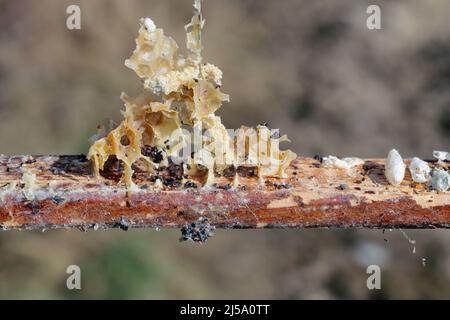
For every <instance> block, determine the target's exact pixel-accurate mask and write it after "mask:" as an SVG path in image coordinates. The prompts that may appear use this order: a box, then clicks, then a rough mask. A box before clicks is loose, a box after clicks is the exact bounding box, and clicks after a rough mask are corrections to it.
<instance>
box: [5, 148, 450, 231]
mask: <svg viewBox="0 0 450 320" xmlns="http://www.w3.org/2000/svg"><path fill="white" fill-rule="evenodd" d="M430 164H431V165H435V164H433V163H430ZM175 169H177V168H175ZM178 169H179V168H178ZM25 170H31V171H32V172H34V173H35V174H36V188H34V191H33V196H32V198H31V199H30V197H28V198H29V199H27V198H26V197H25V194H24V189H25V187H26V186H25V185H24V184H23V182H22V176H23V172H24V171H25ZM120 170H121V169H120V165H119V164H118V163H116V164H114V163H113V164H111V165H110V166H109V167H108V168H107V170H105V172H103V177H101V178H99V179H98V178H95V177H93V176H92V170H91V164H90V162H89V161H87V160H86V158H85V157H84V156H83V155H79V156H0V228H2V229H5V230H6V229H49V228H79V229H82V230H86V229H89V228H94V229H97V228H109V227H121V228H124V229H126V228H129V227H177V228H179V227H183V226H185V225H186V224H187V223H192V222H194V221H198V219H199V218H201V219H205V218H206V219H207V221H208V223H209V224H210V225H212V226H215V227H220V228H284V227H295V228H303V227H305V228H315V227H339V228H350V227H365V228H450V196H449V193H448V192H447V193H441V194H440V193H437V192H435V191H430V190H428V189H427V187H426V186H424V185H418V184H414V183H413V182H412V181H411V178H410V176H408V174H407V176H406V178H405V180H404V181H403V183H402V184H401V185H400V186H398V187H394V186H391V185H389V184H388V183H387V181H386V179H385V178H384V174H383V170H384V160H376V159H375V160H366V161H365V163H364V165H360V166H357V167H355V168H353V169H349V170H344V169H337V168H324V167H323V166H322V165H321V164H320V162H319V161H318V160H315V159H311V158H297V159H296V160H294V161H293V162H292V163H291V166H290V168H289V170H288V177H287V178H286V179H275V178H272V179H267V180H266V181H265V183H264V184H261V183H259V182H258V179H257V178H256V177H255V176H254V175H253V170H252V169H251V168H240V169H239V170H238V172H239V174H240V175H241V177H240V186H239V187H238V188H237V189H235V188H232V187H231V185H232V177H217V183H216V185H215V186H213V187H209V188H201V187H198V188H195V187H194V184H192V183H187V184H186V183H184V181H182V180H180V179H181V178H182V174H181V175H180V173H179V172H178V173H177V172H175V173H174V171H176V170H174V168H167V169H166V170H162V171H161V172H158V173H157V175H158V176H159V178H160V179H161V180H162V181H163V182H164V188H163V189H162V190H160V189H155V188H154V187H153V185H154V183H153V182H152V181H153V180H154V179H155V178H156V177H155V176H151V175H149V174H148V173H145V172H143V171H139V170H137V172H136V174H135V177H134V180H135V181H137V186H138V188H139V190H138V191H135V192H132V193H129V192H127V190H126V188H125V187H124V186H123V185H122V184H121V183H120V182H119V180H118V179H119V177H120V174H121V171H120ZM197 180H198V177H197ZM197 182H198V181H197ZM199 185H200V184H199Z"/></svg>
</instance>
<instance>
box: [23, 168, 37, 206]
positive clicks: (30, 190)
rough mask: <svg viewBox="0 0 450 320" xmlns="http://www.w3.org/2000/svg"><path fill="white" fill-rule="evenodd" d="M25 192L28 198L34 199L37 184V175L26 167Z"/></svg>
mask: <svg viewBox="0 0 450 320" xmlns="http://www.w3.org/2000/svg"><path fill="white" fill-rule="evenodd" d="M22 183H23V184H24V187H23V194H24V195H25V198H27V200H33V199H34V190H35V189H36V188H37V186H36V175H35V174H34V173H33V172H31V170H29V169H24V170H23V174H22Z"/></svg>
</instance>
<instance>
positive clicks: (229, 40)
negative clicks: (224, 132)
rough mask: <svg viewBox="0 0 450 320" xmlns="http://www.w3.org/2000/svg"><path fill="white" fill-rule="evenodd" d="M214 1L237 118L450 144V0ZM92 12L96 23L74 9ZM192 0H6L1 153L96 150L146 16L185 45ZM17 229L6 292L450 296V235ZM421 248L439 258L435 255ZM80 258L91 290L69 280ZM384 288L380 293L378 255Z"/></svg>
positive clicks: (208, 12) (299, 141) (381, 149)
mask: <svg viewBox="0 0 450 320" xmlns="http://www.w3.org/2000/svg"><path fill="white" fill-rule="evenodd" d="M374 3H375V4H376V3H378V4H379V5H380V6H381V10H382V30H378V31H371V30H368V29H367V28H366V18H367V16H368V15H367V14H366V8H367V6H368V5H369V2H368V1H359V0H345V1H344V0H341V1H334V0H316V1H301V0H283V1H271V0H227V1H225V0H214V1H213V0H208V1H205V2H204V17H205V18H206V26H205V31H204V45H205V50H204V56H205V58H206V60H207V61H209V62H212V63H214V64H216V65H218V66H219V67H220V68H221V69H222V70H223V71H224V86H223V90H224V92H226V93H229V94H230V95H231V103H229V104H226V105H225V106H224V107H223V108H222V109H221V110H219V113H220V115H221V116H222V118H223V121H224V122H225V124H226V126H227V127H230V128H236V127H238V126H240V125H241V124H246V125H257V124H259V123H263V122H268V123H269V125H270V126H271V127H273V128H281V131H283V132H284V133H287V134H288V135H289V137H290V138H291V139H292V144H291V147H292V149H293V150H295V151H296V152H297V153H299V154H301V155H307V156H312V155H314V154H315V153H321V154H334V155H338V156H345V155H354V156H360V157H384V156H385V155H386V154H387V151H388V150H389V149H391V148H393V147H395V148H397V149H398V150H399V151H400V152H401V153H402V155H403V156H405V157H412V156H421V157H430V156H431V152H432V151H433V150H434V149H444V150H449V149H450V139H449V138H450V91H449V90H448V88H449V85H450V28H449V27H448V21H450V1H448V0H434V1H426V0H403V1H402V0H399V1H389V2H388V1H370V4H374ZM70 4H77V5H79V6H80V8H81V30H73V31H70V30H68V29H67V28H66V18H67V14H66V8H67V6H68V5H70ZM191 13H192V7H191V1H190V0H183V1H181V0H179V1H175V0H172V1H162V0H145V1H144V0H141V1H137V0H130V1H119V0H117V1H112V0H91V1H60V0H41V1H32V0H14V1H13V0H9V1H7V0H0V121H1V122H0V153H3V154H44V153H51V154H75V153H85V152H86V151H87V149H88V146H89V144H88V141H87V139H88V138H89V137H90V136H91V135H92V134H93V133H95V131H96V130H95V127H96V125H97V124H98V123H102V122H104V120H105V119H107V118H111V119H114V120H116V121H118V120H119V119H120V112H119V111H120V109H121V108H122V105H121V102H120V100H119V94H120V92H121V91H125V92H127V93H128V94H135V93H137V92H138V90H139V87H140V81H139V79H138V78H137V77H136V76H135V74H134V73H133V72H132V71H131V70H128V69H127V68H125V67H124V65H123V62H124V60H125V58H127V57H128V56H129V55H130V54H131V52H132V50H133V49H134V39H135V37H136V34H137V29H138V19H139V18H140V17H142V16H149V17H151V18H152V19H153V20H154V21H155V23H156V25H157V26H161V27H163V28H164V29H165V31H166V34H168V35H171V36H173V37H174V38H175V40H176V41H177V42H178V44H179V45H180V47H181V48H184V43H185V38H184V29H183V25H184V24H186V23H187V22H188V21H189V19H190V16H191ZM407 233H408V234H409V236H410V237H411V238H413V239H415V240H416V247H417V249H416V253H413V252H412V245H411V244H409V243H408V241H407V239H406V238H405V237H404V236H403V235H402V234H401V232H400V231H388V230H387V231H386V232H384V233H383V232H382V231H381V230H373V231H370V230H245V231H243V230H231V231H222V230H218V231H217V232H216V233H215V236H214V237H213V238H212V239H210V240H209V241H208V242H207V243H206V244H204V245H198V244H194V243H190V242H185V243H178V241H177V240H178V237H179V231H178V230H162V231H156V230H130V231H128V232H123V231H120V230H111V231H96V232H95V231H89V232H87V233H83V232H80V231H68V230H56V231H47V232H44V233H42V232H16V231H8V232H0V298H19V299H21V298H68V299H72V298H175V299H178V298H224V299H227V298H276V299H280V298H294V299H296V298H326V299H327V298H400V299H401V298H450V232H448V231H445V230H428V231H407ZM422 258H425V259H426V264H425V266H423V263H422ZM70 264H76V265H79V266H80V267H81V272H82V290H80V291H76V290H75V291H69V290H67V289H66V278H67V276H68V275H67V274H66V273H65V271H66V268H67V266H68V265H70ZM369 264H378V265H380V267H381V269H382V290H372V291H370V290H368V289H367V288H366V278H367V276H368V275H367V274H366V272H365V271H366V267H367V266H368V265H369Z"/></svg>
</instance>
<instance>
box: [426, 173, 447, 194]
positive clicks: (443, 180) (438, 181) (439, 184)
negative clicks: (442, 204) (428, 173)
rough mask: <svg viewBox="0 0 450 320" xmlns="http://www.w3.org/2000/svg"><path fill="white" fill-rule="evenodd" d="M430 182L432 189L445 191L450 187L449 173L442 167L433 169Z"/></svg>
mask: <svg viewBox="0 0 450 320" xmlns="http://www.w3.org/2000/svg"><path fill="white" fill-rule="evenodd" d="M430 182H431V186H432V187H433V189H434V190H436V191H438V192H445V191H447V190H448V188H450V175H449V174H448V172H447V171H445V170H442V169H437V170H434V171H433V175H432V177H431V180H430Z"/></svg>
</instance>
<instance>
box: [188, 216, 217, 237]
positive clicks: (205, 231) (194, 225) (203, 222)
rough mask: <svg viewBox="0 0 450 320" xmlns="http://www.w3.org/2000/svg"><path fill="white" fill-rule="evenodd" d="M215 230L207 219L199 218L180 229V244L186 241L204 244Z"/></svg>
mask: <svg viewBox="0 0 450 320" xmlns="http://www.w3.org/2000/svg"><path fill="white" fill-rule="evenodd" d="M215 229H216V228H215V227H214V226H211V225H210V224H209V222H208V218H205V217H200V218H199V219H198V220H197V221H195V222H191V223H190V224H185V225H184V226H183V227H182V228H181V237H180V242H181V241H187V240H192V241H194V242H206V240H208V238H210V237H212V235H213V231H214V230H215Z"/></svg>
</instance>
